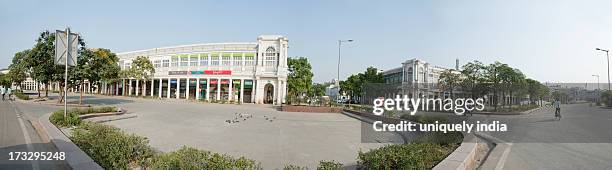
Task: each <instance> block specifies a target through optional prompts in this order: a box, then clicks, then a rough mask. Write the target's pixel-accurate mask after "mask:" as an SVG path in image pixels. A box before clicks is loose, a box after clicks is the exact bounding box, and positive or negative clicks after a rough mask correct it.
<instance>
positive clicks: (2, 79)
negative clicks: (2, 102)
mask: <svg viewBox="0 0 612 170" xmlns="http://www.w3.org/2000/svg"><path fill="white" fill-rule="evenodd" d="M0 86H4V87H10V86H11V80H10V79H9V77H8V76H7V75H5V74H2V73H0Z"/></svg>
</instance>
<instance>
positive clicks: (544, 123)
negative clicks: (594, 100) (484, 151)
mask: <svg viewBox="0 0 612 170" xmlns="http://www.w3.org/2000/svg"><path fill="white" fill-rule="evenodd" d="M561 109H562V116H563V118H562V119H561V120H560V121H556V120H554V119H553V113H554V111H553V110H552V109H543V110H539V111H536V112H533V113H531V114H527V115H515V116H487V117H485V116H480V117H479V118H478V119H480V120H483V119H484V120H487V121H489V122H490V121H493V120H499V121H502V122H507V123H508V124H509V125H508V126H509V129H511V130H510V131H508V132H503V133H501V132H497V133H488V134H489V135H491V136H493V137H494V138H495V139H498V140H501V141H503V142H504V143H502V144H500V145H498V146H499V147H496V148H495V149H494V150H493V152H491V154H490V155H489V158H488V159H487V160H486V161H485V163H484V164H483V167H481V168H482V169H611V168H612V123H611V121H612V110H611V109H603V108H599V107H595V106H589V105H588V104H573V105H564V106H562V108H561ZM475 117H477V116H475Z"/></svg>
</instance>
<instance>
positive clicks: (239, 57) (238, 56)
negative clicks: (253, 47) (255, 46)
mask: <svg viewBox="0 0 612 170" xmlns="http://www.w3.org/2000/svg"><path fill="white" fill-rule="evenodd" d="M232 59H233V60H234V65H235V66H241V65H242V53H234V54H233V58H232Z"/></svg>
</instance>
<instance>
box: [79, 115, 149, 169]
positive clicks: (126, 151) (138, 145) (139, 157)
mask: <svg viewBox="0 0 612 170" xmlns="http://www.w3.org/2000/svg"><path fill="white" fill-rule="evenodd" d="M70 139H71V140H72V141H73V142H74V144H76V145H77V146H79V148H81V150H83V151H84V152H85V153H87V155H89V157H91V158H92V159H93V160H94V161H95V162H96V163H98V164H99V165H100V166H102V167H103V168H104V169H128V168H130V165H140V166H141V167H144V166H145V165H146V164H145V163H146V160H147V159H148V158H151V157H152V156H153V150H152V149H151V148H150V147H149V145H148V144H149V141H148V140H147V139H146V138H144V137H140V136H136V135H133V134H126V133H124V132H122V131H121V130H120V129H118V128H115V127H112V126H109V125H104V124H97V123H83V124H81V125H80V126H78V127H77V128H76V129H75V130H74V131H73V132H72V136H71V137H70Z"/></svg>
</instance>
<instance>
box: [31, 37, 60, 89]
mask: <svg viewBox="0 0 612 170" xmlns="http://www.w3.org/2000/svg"><path fill="white" fill-rule="evenodd" d="M54 41H55V34H53V33H51V32H49V31H43V32H41V33H40V36H39V37H38V39H36V45H35V46H34V48H32V50H31V51H30V57H28V61H27V62H26V63H28V64H29V66H28V67H29V68H31V71H30V77H32V78H33V79H34V80H36V81H38V83H37V84H36V86H40V83H44V84H45V85H47V86H48V84H49V82H51V80H52V77H53V74H54V73H55V70H54V65H55V63H54V57H53V55H55V45H54V44H53V43H54ZM45 89H46V90H45V97H46V96H48V88H45ZM38 97H40V90H39V91H38Z"/></svg>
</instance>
